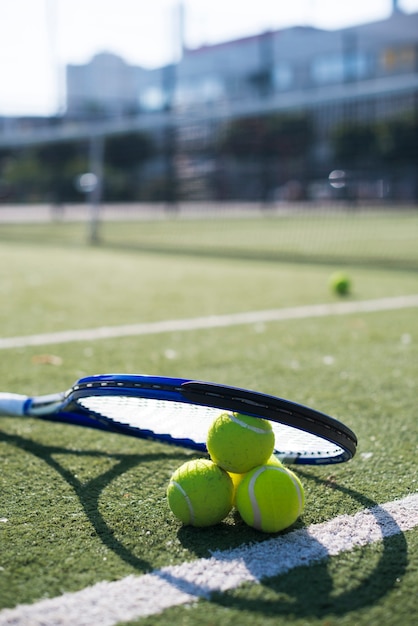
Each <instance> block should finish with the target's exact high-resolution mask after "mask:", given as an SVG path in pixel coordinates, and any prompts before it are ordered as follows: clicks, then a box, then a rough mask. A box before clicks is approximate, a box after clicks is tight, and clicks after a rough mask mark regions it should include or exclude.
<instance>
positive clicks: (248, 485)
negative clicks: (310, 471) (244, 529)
mask: <svg viewBox="0 0 418 626" xmlns="http://www.w3.org/2000/svg"><path fill="white" fill-rule="evenodd" d="M235 504H236V507H237V509H238V511H239V513H240V515H241V517H242V519H243V520H244V522H245V523H246V524H248V525H249V526H252V527H253V528H256V529H257V530H261V531H263V532H265V533H277V532H279V531H281V530H284V529H285V528H288V527H289V526H291V525H292V524H294V522H295V521H296V520H297V519H298V517H299V516H300V514H301V513H302V511H303V508H304V505H305V494H304V489H303V486H302V483H301V481H300V480H299V478H298V476H296V474H295V473H294V472H292V471H290V470H289V469H287V468H285V467H284V466H280V465H272V464H269V465H261V466H260V467H256V468H255V469H253V470H252V471H251V472H249V473H248V474H247V475H246V476H245V478H244V479H243V480H242V481H241V482H240V483H239V485H238V487H237V490H236V498H235Z"/></svg>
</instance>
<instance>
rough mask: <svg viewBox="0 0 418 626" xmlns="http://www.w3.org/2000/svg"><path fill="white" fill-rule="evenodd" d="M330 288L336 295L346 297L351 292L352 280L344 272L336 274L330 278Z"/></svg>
mask: <svg viewBox="0 0 418 626" xmlns="http://www.w3.org/2000/svg"><path fill="white" fill-rule="evenodd" d="M329 286H330V288H331V290H332V291H333V292H334V293H337V294H338V295H340V296H346V295H347V294H348V293H350V291H351V280H350V277H349V276H347V274H344V273H343V272H334V273H333V274H331V276H330V278H329Z"/></svg>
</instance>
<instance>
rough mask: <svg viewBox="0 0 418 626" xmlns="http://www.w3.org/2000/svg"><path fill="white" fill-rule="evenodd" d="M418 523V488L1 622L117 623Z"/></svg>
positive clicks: (12, 625)
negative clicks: (396, 496) (284, 532)
mask: <svg viewBox="0 0 418 626" xmlns="http://www.w3.org/2000/svg"><path fill="white" fill-rule="evenodd" d="M417 525H418V493H415V494H412V495H409V496H406V497H405V498H403V499H401V500H395V501H393V502H388V503H386V504H383V505H381V506H375V507H373V508H371V509H366V510H363V511H360V512H359V513H356V514H355V515H340V516H338V517H336V518H334V519H332V520H329V521H327V522H323V523H322V524H313V525H311V526H309V527H307V528H303V529H299V530H294V531H292V532H289V533H288V534H285V535H281V536H277V537H274V538H270V539H267V540H266V541H263V542H261V543H257V544H251V545H244V546H241V547H239V548H235V549H232V550H226V551H224V552H215V553H213V555H212V557H210V558H203V559H198V560H195V561H191V562H189V563H183V564H181V565H173V566H168V567H163V568H162V569H160V570H155V571H154V572H152V573H150V574H144V575H142V576H128V577H126V578H123V579H121V580H118V581H116V582H100V583H97V584H95V585H92V586H90V587H86V588H85V589H83V590H82V591H78V592H74V593H65V594H64V595H62V596H58V597H56V598H52V599H46V600H41V601H39V602H37V603H35V604H32V605H20V606H17V607H16V608H14V609H4V610H3V611H1V612H0V626H28V625H29V624H30V626H74V624H77V626H92V624H100V626H114V625H115V624H117V623H118V622H127V621H131V620H135V619H139V618H141V617H146V616H149V615H156V614H158V613H161V612H162V611H164V610H165V609H168V608H170V607H173V606H180V605H185V604H189V603H192V602H196V601H197V600H198V599H199V598H207V599H210V596H211V594H212V593H214V592H225V591H228V590H230V589H235V588H236V587H238V586H239V585H241V584H243V583H245V582H250V583H251V582H252V583H258V582H260V581H261V580H262V579H264V578H269V577H272V576H278V575H280V574H285V573H286V572H288V571H290V570H292V569H294V568H295V567H307V566H309V565H312V564H314V563H318V562H320V561H323V560H325V559H327V558H329V557H330V556H336V555H338V554H341V553H343V552H348V551H350V550H353V549H354V548H359V547H362V546H367V545H369V544H371V543H375V542H377V541H381V540H382V539H384V538H385V537H390V536H393V535H396V534H398V533H401V532H404V531H407V530H411V529H412V528H414V527H416V526H417Z"/></svg>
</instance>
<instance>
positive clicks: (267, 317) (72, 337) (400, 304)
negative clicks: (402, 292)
mask: <svg viewBox="0 0 418 626" xmlns="http://www.w3.org/2000/svg"><path fill="white" fill-rule="evenodd" d="M410 307H418V294H416V295H410V296H398V297H394V298H380V299H378V300H362V301H346V302H333V303H329V304H313V305H309V306H299V307H289V308H286V309H270V310H267V311H250V312H246V313H231V314H229V315H210V316H208V317H193V318H190V319H178V320H162V321H160V322H148V323H147V322H146V323H142V324H127V325H124V326H103V327H100V328H87V329H84V330H66V331H61V332H55V333H45V334H40V335H26V336H22V337H4V338H0V350H7V349H10V348H27V347H29V346H46V345H48V344H55V343H70V342H73V341H97V340H99V339H113V338H118V337H134V336H138V335H156V334H160V333H169V332H186V331H189V330H200V329H209V328H222V327H227V326H238V325H240V324H257V323H262V322H280V321H284V320H295V319H306V318H310V317H327V316H330V315H347V314H350V313H372V312H376V311H392V310H395V309H405V308H410Z"/></svg>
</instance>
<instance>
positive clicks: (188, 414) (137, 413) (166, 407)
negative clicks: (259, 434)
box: [77, 395, 343, 459]
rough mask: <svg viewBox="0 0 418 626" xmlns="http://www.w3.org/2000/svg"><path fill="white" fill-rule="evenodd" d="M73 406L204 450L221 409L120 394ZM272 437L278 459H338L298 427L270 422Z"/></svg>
mask: <svg viewBox="0 0 418 626" xmlns="http://www.w3.org/2000/svg"><path fill="white" fill-rule="evenodd" d="M77 403H78V404H79V405H80V406H81V407H82V408H83V409H84V410H87V411H88V412H89V413H93V414H95V415H97V416H98V417H100V418H101V419H105V420H106V421H108V422H110V423H112V424H114V425H115V426H120V427H121V428H123V427H125V428H129V429H130V430H132V429H134V430H137V431H138V433H143V434H144V436H146V434H147V433H149V434H150V435H153V436H156V437H159V438H161V439H165V440H171V441H178V442H181V441H191V442H193V443H194V444H195V447H197V448H201V449H204V448H205V446H206V438H207V433H208V429H209V427H210V425H211V423H212V421H213V420H214V419H215V418H216V417H217V416H218V415H219V414H220V413H222V412H223V410H222V409H219V408H214V407H208V406H202V405H198V404H189V403H186V402H176V401H172V400H161V399H153V398H143V397H135V396H124V395H109V396H107V395H97V396H96V395H92V396H87V397H82V398H79V399H78V400H77ZM270 423H271V425H272V428H273V431H274V434H275V440H276V450H275V453H276V454H277V455H279V456H281V457H284V458H289V459H291V458H292V457H293V458H294V457H301V456H303V457H307V456H311V457H313V458H316V459H329V458H332V457H337V456H339V455H340V454H341V453H342V452H343V450H342V448H340V447H339V446H338V445H336V444H335V443H333V442H330V441H328V440H326V439H324V438H322V437H320V436H317V435H314V434H312V433H308V432H305V431H303V430H300V429H298V428H294V427H292V426H288V425H285V424H280V423H277V422H270Z"/></svg>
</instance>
